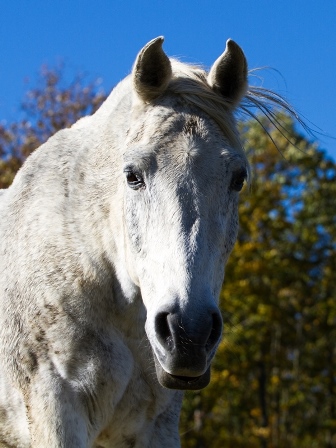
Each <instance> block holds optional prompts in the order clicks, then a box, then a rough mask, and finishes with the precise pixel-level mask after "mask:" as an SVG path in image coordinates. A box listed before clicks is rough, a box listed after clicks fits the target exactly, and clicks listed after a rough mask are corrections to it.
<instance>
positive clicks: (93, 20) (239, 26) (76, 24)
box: [0, 0, 336, 160]
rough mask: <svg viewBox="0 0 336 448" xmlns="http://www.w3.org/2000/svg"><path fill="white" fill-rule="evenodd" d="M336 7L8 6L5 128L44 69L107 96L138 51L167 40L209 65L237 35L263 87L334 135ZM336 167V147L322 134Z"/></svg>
mask: <svg viewBox="0 0 336 448" xmlns="http://www.w3.org/2000/svg"><path fill="white" fill-rule="evenodd" d="M335 19H336V1H335V0H323V1H317V0H316V1H312V0H305V1H304V0H281V1H266V0H253V1H248V0H239V1H236V2H235V1H230V2H228V1H225V0H207V1H206V0H186V1H183V0H166V1H163V0H157V1H154V0H151V1H150V0H142V1H140V0H133V1H131V0H120V1H116V0H94V1H93V0H91V1H89V0H53V1H51V0H43V1H42V0H11V1H6V2H2V4H1V26H0V42H1V45H0V121H6V120H7V121H10V120H13V119H15V117H17V116H18V111H19V105H20V101H21V99H22V96H23V94H24V92H25V90H26V89H27V85H26V84H25V82H24V81H25V80H26V79H27V78H28V79H30V80H31V86H33V85H34V80H35V79H36V78H37V73H38V71H39V68H40V67H41V65H42V64H48V65H50V66H55V65H56V64H57V62H58V61H60V60H63V61H64V62H65V64H66V71H67V76H69V77H71V76H72V74H75V73H78V72H86V73H88V75H89V76H90V78H96V77H100V78H102V79H103V86H104V88H105V90H106V91H109V90H110V88H111V87H113V86H114V85H115V84H116V83H117V82H118V81H119V80H121V79H122V78H123V77H124V76H126V75H127V74H128V73H129V71H130V69H131V67H132V64H133V61H134V58H135V56H136V54H137V52H138V51H139V50H140V48H141V47H142V46H143V45H144V44H145V43H146V42H147V41H149V40H150V39H152V38H154V37H156V36H159V35H163V36H164V37H165V43H164V48H165V51H166V52H167V54H169V55H170V56H177V57H179V58H181V59H183V60H184V61H188V62H194V63H195V62H196V63H202V64H204V65H205V66H210V65H211V64H212V63H213V61H214V60H215V59H216V58H217V57H218V55H219V54H220V53H221V52H222V51H223V49H224V46H225V41H226V40H227V38H229V37H231V38H233V39H234V40H235V41H236V42H237V43H239V44H240V45H241V46H242V48H243V49H244V51H245V54H246V56H247V59H248V62H249V67H250V68H254V67H260V66H269V67H273V68H275V69H276V70H278V72H279V73H280V74H281V75H280V74H277V73H276V72H275V71H265V72H263V78H264V81H263V85H264V86H265V87H270V88H273V89H275V90H276V91H278V92H279V93H281V94H282V95H284V96H285V97H286V98H287V99H288V100H289V101H290V102H291V103H292V104H293V105H294V106H295V108H296V109H297V110H298V111H299V113H301V114H302V115H303V116H304V117H305V118H306V119H307V120H309V121H310V122H311V123H313V124H314V125H315V126H316V127H318V128H320V129H321V130H322V131H324V133H325V134H329V135H331V136H334V137H336V113H335V112H336V79H335V78H336V76H335V73H336V25H335ZM319 141H320V146H321V147H322V148H324V149H326V150H327V152H328V153H329V154H330V155H332V156H333V158H334V159H335V160H336V140H334V139H331V138H328V137H325V136H322V137H319Z"/></svg>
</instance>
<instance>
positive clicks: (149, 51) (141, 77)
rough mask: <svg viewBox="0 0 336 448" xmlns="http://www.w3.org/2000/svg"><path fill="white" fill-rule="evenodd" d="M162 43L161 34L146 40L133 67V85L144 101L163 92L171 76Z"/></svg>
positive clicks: (170, 69) (168, 61)
mask: <svg viewBox="0 0 336 448" xmlns="http://www.w3.org/2000/svg"><path fill="white" fill-rule="evenodd" d="M162 44H163V37H162V36H161V37H157V38H156V39H153V40H151V41H150V42H148V44H147V45H145V46H144V48H143V49H142V50H141V51H140V53H139V54H138V56H137V58H136V61H135V64H134V67H133V72H132V76H133V85H134V88H135V90H136V92H137V94H138V95H139V96H140V98H141V99H143V100H144V101H151V100H153V99H155V98H156V97H158V96H159V95H160V94H161V93H163V92H164V91H165V89H166V88H167V86H168V83H169V81H170V79H171V77H172V68H171V64H170V60H169V58H168V56H167V55H166V54H165V52H164V51H163V50H162Z"/></svg>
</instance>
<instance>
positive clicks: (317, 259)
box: [0, 69, 336, 448]
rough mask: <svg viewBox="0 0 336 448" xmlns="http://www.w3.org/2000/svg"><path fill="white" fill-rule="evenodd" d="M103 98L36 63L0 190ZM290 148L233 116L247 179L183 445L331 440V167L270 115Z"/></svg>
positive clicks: (334, 359) (282, 447)
mask: <svg viewBox="0 0 336 448" xmlns="http://www.w3.org/2000/svg"><path fill="white" fill-rule="evenodd" d="M104 98H105V96H104V94H102V93H99V91H97V86H96V84H95V83H92V84H88V85H84V83H83V80H82V79H81V78H78V79H76V80H75V81H74V82H73V83H72V84H71V85H70V86H69V87H67V88H64V87H61V72H60V71H59V70H47V69H44V71H43V72H42V77H41V80H40V87H39V88H37V89H33V90H30V91H29V92H28V94H27V96H26V98H25V101H24V103H23V111H24V113H25V118H24V119H23V120H22V121H19V122H17V123H12V124H10V125H8V126H2V127H0V188H4V187H7V186H8V185H9V184H10V183H11V181H12V179H13V177H14V175H15V173H16V171H17V170H18V169H19V167H20V166H21V164H22V163H23V161H24V160H25V158H26V157H27V156H28V155H29V154H30V153H31V152H32V151H33V150H34V149H35V148H36V147H37V146H39V145H40V144H41V143H42V142H44V141H45V140H46V139H47V138H48V137H49V136H50V135H52V134H53V133H54V132H56V131H57V130H58V129H61V128H64V127H67V126H70V125H71V124H72V123H73V122H75V121H76V120H77V119H78V118H80V117H81V116H83V115H86V114H87V113H92V112H94V111H95V110H96V109H97V108H98V107H99V105H100V104H101V102H102V101H103V100H104ZM279 119H280V120H282V122H283V124H284V126H285V128H286V129H287V131H288V133H289V134H290V135H292V136H293V137H292V138H293V139H294V143H295V145H296V148H294V147H293V146H291V145H290V144H289V143H288V141H287V140H286V138H284V136H283V135H282V134H281V133H280V132H279V131H271V130H270V128H269V124H268V123H267V121H263V126H264V127H265V128H266V129H268V130H269V132H270V133H271V136H272V139H273V140H274V141H275V142H276V144H277V146H278V149H279V150H280V152H281V153H282V154H283V157H282V155H281V154H280V152H279V151H278V150H277V149H276V148H275V147H274V145H273V143H272V141H271V139H270V138H269V137H268V136H267V135H266V134H265V133H264V132H263V131H262V129H261V128H260V126H259V125H258V124H257V123H255V122H252V121H250V122H248V123H246V124H244V125H242V129H241V131H242V134H243V136H244V139H245V141H246V144H245V147H246V151H247V152H248V156H249V160H250V162H251V167H252V173H253V179H252V182H251V187H250V189H248V188H245V191H243V193H242V195H241V204H240V234H239V238H238V241H237V244H236V247H235V249H234V251H233V253H232V255H231V258H230V261H229V264H228V266H227V269H226V279H225V282H224V287H223V290H222V297H221V307H222V313H223V316H224V322H225V332H224V338H223V342H222V343H221V345H220V347H219V350H218V354H217V355H216V358H215V361H214V363H213V369H212V382H211V384H210V385H209V386H208V387H207V388H206V389H204V390H202V391H197V392H193V393H192V392H189V393H187V394H186V398H185V401H184V407H183V412H182V416H181V431H180V432H181V436H182V446H183V448H209V447H211V448H241V447H247V448H254V447H258V448H259V447H261V448H266V447H267V448H288V447H293V448H296V447H297V448H315V447H316V448H321V447H326V448H332V447H336V400H335V396H336V346H335V341H336V304H335V299H336V282H335V268H336V213H335V197H336V165H335V163H333V162H332V161H331V160H330V159H328V157H327V156H326V154H325V153H324V152H322V151H320V150H318V149H317V148H316V146H315V145H313V144H311V143H309V142H308V141H307V140H306V139H305V138H303V137H302V136H300V135H299V134H297V133H296V131H295V129H294V127H293V123H292V122H291V120H290V119H289V118H288V117H286V116H280V117H279Z"/></svg>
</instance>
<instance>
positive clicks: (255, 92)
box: [168, 59, 312, 154]
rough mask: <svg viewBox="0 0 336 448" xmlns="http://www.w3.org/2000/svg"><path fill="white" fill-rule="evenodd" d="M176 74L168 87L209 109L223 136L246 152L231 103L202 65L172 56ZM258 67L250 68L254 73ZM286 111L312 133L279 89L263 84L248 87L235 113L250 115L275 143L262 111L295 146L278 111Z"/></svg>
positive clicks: (188, 100)
mask: <svg viewBox="0 0 336 448" xmlns="http://www.w3.org/2000/svg"><path fill="white" fill-rule="evenodd" d="M171 62H172V67H173V74H174V77H173V79H172V80H171V82H170V84H169V86H168V90H169V91H171V92H174V93H176V94H179V95H181V96H182V97H183V98H185V100H186V101H187V102H189V103H191V104H193V105H195V106H197V107H199V108H200V109H201V110H203V111H204V112H206V113H207V114H208V115H209V116H210V117H211V118H212V119H213V120H215V122H216V123H217V124H218V125H219V127H220V128H221V130H222V131H223V132H224V135H226V136H227V138H228V139H229V141H230V143H231V144H233V145H234V147H235V148H236V149H237V150H238V151H239V152H241V153H243V154H245V152H244V148H243V144H242V142H241V140H240V137H239V134H238V133H237V132H236V131H235V129H236V128H235V126H233V122H232V118H231V114H229V113H228V110H229V109H231V108H232V104H231V102H230V101H229V100H228V99H226V98H224V97H223V96H221V95H219V94H217V93H216V92H214V91H213V90H212V89H211V87H210V86H209V85H208V83H207V72H206V71H205V70H204V69H203V68H202V67H200V66H194V65H190V64H185V63H182V62H180V61H178V60H175V59H171ZM256 70H259V69H254V70H250V71H249V74H252V73H253V72H255V71H256ZM280 111H282V112H285V113H286V114H288V115H290V116H291V117H292V118H294V120H295V121H296V122H298V123H299V124H300V125H301V126H302V127H303V128H304V129H305V131H307V132H308V133H312V131H311V129H310V128H309V126H307V125H306V124H305V122H304V121H303V120H302V119H301V118H300V116H299V115H298V114H297V113H296V111H295V110H294V108H293V107H292V106H291V105H290V104H289V103H288V101H287V100H286V99H285V98H283V97H282V96H281V95H279V94H277V93H276V92H274V91H272V90H270V89H265V88H263V87H255V86H248V88H247V91H246V93H245V95H244V97H243V98H242V101H241V103H240V106H238V108H237V109H236V114H237V115H240V116H248V117H249V118H253V119H254V120H255V121H257V122H258V123H259V125H260V126H261V127H262V129H263V130H264V131H265V132H266V134H267V135H268V136H269V138H270V139H271V140H272V142H273V143H274V145H275V146H276V147H277V144H276V142H274V140H273V138H272V135H271V134H270V131H269V130H268V129H267V128H266V127H265V124H264V123H263V121H262V120H261V117H260V116H259V115H258V112H261V114H262V115H264V116H265V117H266V118H267V119H268V121H269V123H270V124H271V125H272V126H274V127H275V128H276V129H277V130H278V131H279V132H280V133H281V134H282V135H283V136H284V137H285V138H286V140H287V141H288V142H289V143H291V144H292V145H294V146H295V143H293V142H292V141H291V139H290V135H288V131H287V130H286V128H285V126H284V125H283V124H282V123H281V118H280V115H279V112H280ZM278 149H279V148H278Z"/></svg>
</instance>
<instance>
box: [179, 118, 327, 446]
mask: <svg viewBox="0 0 336 448" xmlns="http://www.w3.org/2000/svg"><path fill="white" fill-rule="evenodd" d="M281 119H282V120H283V121H284V123H285V126H286V129H287V131H288V133H289V134H290V135H292V136H293V138H294V143H295V145H296V148H294V147H293V146H291V145H290V144H289V142H288V141H287V139H286V138H284V136H283V135H282V134H281V133H280V132H279V131H271V130H269V132H270V133H271V137H272V139H273V140H274V141H275V142H276V144H277V146H278V148H279V149H280V150H281V153H282V154H283V155H284V158H283V157H281V155H280V154H279V151H278V150H277V149H276V148H275V147H274V145H273V143H272V141H271V140H270V139H269V138H268V137H267V135H265V133H263V132H261V131H260V128H259V127H258V125H257V123H252V122H249V123H247V124H246V125H245V126H244V128H243V133H244V137H245V140H246V150H247V152H248V155H249V159H250V161H251V164H252V171H253V180H252V185H251V188H250V190H249V189H245V192H244V193H243V194H242V197H241V204H240V234H239V238H238V241H237V244H236V247H235V249H234V251H233V253H232V255H231V258H230V260H229V264H228V266H227V270H226V279H225V282H224V287H223V290H222V297H221V306H222V312H223V316H224V322H225V324H226V330H225V331H224V340H223V342H222V344H221V345H220V347H219V350H218V354H217V357H216V359H215V362H214V365H213V376H212V383H211V384H210V386H209V387H208V388H207V389H205V390H204V391H202V392H196V393H189V394H188V395H187V399H186V401H185V404H184V413H183V415H182V420H181V433H182V434H183V446H184V447H185V448H187V447H188V448H189V447H198V448H200V447H208V446H211V447H212V448H216V447H218V448H219V447H251V448H253V447H262V448H263V447H288V446H290V447H300V448H302V447H307V448H308V447H309V448H311V447H315V446H316V447H335V446H336V437H335V434H336V430H335V429H336V419H335V393H336V390H335V378H336V349H335V339H336V303H335V298H336V282H335V276H334V267H335V266H336V230H335V229H336V225H335V224H336V215H335V207H334V205H333V204H334V198H335V194H336V182H335V181H336V165H335V164H334V163H333V162H332V161H331V160H330V159H328V157H327V156H326V154H325V153H324V152H323V151H320V150H318V149H317V148H316V146H315V145H313V144H310V143H309V142H308V141H307V140H306V139H305V138H303V137H302V136H300V135H298V134H297V132H295V129H294V126H293V123H292V122H291V120H290V119H289V118H288V117H281ZM263 125H264V127H265V128H266V129H269V124H268V123H267V121H265V120H263ZM256 148H257V149H256Z"/></svg>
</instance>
